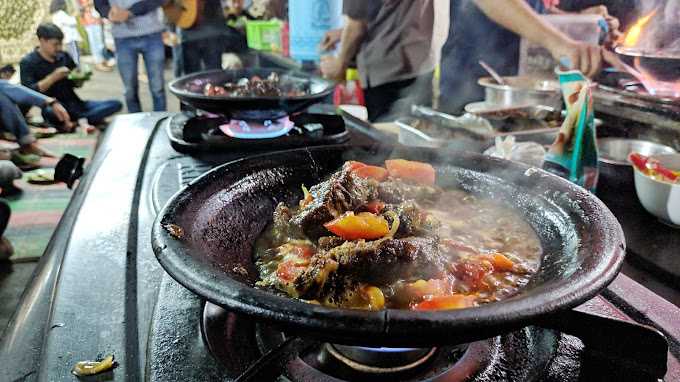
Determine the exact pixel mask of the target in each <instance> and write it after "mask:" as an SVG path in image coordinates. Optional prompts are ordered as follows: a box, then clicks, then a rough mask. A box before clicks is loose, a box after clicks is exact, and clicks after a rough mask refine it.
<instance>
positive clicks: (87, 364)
mask: <svg viewBox="0 0 680 382" xmlns="http://www.w3.org/2000/svg"><path fill="white" fill-rule="evenodd" d="M115 366H116V364H115V362H113V354H112V355H109V356H107V357H106V358H104V359H102V360H101V361H80V362H78V363H76V364H75V366H73V370H71V372H72V373H73V374H75V375H76V376H78V377H85V376H88V375H95V374H99V373H102V372H104V371H107V370H111V369H113V368H114V367H115Z"/></svg>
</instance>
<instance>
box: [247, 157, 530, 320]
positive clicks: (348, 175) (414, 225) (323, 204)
mask: <svg viewBox="0 0 680 382" xmlns="http://www.w3.org/2000/svg"><path fill="white" fill-rule="evenodd" d="M435 176H436V175H435V170H434V168H433V167H432V166H430V165H429V164H427V163H422V162H414V161H407V160H402V159H394V160H388V161H386V162H385V167H379V166H371V165H366V164H363V163H360V162H346V163H345V164H344V165H343V167H342V168H341V169H340V170H339V171H337V172H336V173H334V174H332V175H331V176H330V178H329V179H328V180H326V181H324V182H321V183H319V184H317V185H315V186H313V187H311V189H309V190H307V188H306V187H305V186H304V185H303V186H302V188H303V192H304V197H303V199H302V200H300V201H299V203H298V205H297V206H286V205H285V204H283V203H281V204H279V205H278V206H277V208H276V210H275V211H274V216H273V222H272V224H271V225H270V226H269V227H268V228H267V229H266V230H265V232H264V233H263V234H262V235H261V237H260V238H259V239H258V241H257V243H256V248H255V254H254V256H255V261H256V265H257V268H258V271H259V274H260V281H258V283H257V285H258V286H259V287H263V288H270V289H274V290H276V291H278V292H280V293H284V294H286V295H288V296H290V297H293V298H298V299H301V300H304V301H307V302H309V303H313V304H321V305H324V306H332V307H340V308H353V309H370V310H379V309H384V308H397V309H412V310H439V309H461V308H468V307H473V306H476V305H479V304H484V303H490V302H494V301H499V300H502V299H504V298H507V297H509V296H512V295H514V294H516V293H517V292H518V291H519V290H520V289H521V288H522V287H523V286H524V285H526V284H527V282H528V281H529V279H530V278H531V276H532V275H533V274H534V273H535V272H536V270H537V269H538V265H539V263H540V258H541V253H542V249H541V244H540V241H539V238H538V236H537V235H536V233H535V232H534V231H533V229H532V228H531V227H530V226H529V224H528V223H527V222H526V221H524V219H523V218H522V217H521V215H519V214H518V213H517V212H516V211H514V210H513V209H511V208H508V207H505V206H503V205H502V204H501V203H499V202H497V201H494V200H490V199H485V198H481V197H479V196H476V195H472V194H469V193H467V192H465V191H462V190H457V189H443V188H441V187H439V186H437V185H436V179H435Z"/></svg>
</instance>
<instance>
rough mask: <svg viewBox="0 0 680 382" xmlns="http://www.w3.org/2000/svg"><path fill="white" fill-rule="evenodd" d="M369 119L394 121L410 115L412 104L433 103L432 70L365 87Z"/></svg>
mask: <svg viewBox="0 0 680 382" xmlns="http://www.w3.org/2000/svg"><path fill="white" fill-rule="evenodd" d="M364 98H365V99H366V108H367V109H368V120H369V121H371V122H380V121H393V120H395V119H397V118H399V117H402V116H406V115H409V113H410V112H411V105H422V106H430V105H432V72H430V73H427V74H423V75H421V76H418V77H415V78H409V79H407V80H402V81H395V82H389V83H386V84H383V85H379V86H376V87H368V88H366V89H364Z"/></svg>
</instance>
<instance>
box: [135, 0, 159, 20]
mask: <svg viewBox="0 0 680 382" xmlns="http://www.w3.org/2000/svg"><path fill="white" fill-rule="evenodd" d="M167 1H168V0H142V1H138V2H136V3H134V4H132V6H131V7H130V8H128V11H130V13H132V14H133V15H135V16H141V15H145V14H147V13H149V12H152V11H155V10H156V9H157V8H158V7H160V6H161V5H164V4H165V3H166V2H167Z"/></svg>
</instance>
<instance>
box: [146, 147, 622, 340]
mask: <svg viewBox="0 0 680 382" xmlns="http://www.w3.org/2000/svg"><path fill="white" fill-rule="evenodd" d="M390 157H392V158H406V159H416V160H422V161H427V162H429V163H432V164H433V165H434V166H435V168H436V169H437V182H438V184H440V185H441V186H443V187H460V188H462V189H464V190H467V191H469V192H472V193H475V194H479V195H483V196H486V197H491V198H494V199H495V200H498V201H502V202H503V203H506V204H508V205H510V206H513V207H514V208H516V209H517V211H518V212H519V213H521V214H522V215H523V217H524V218H525V219H526V220H527V221H528V222H529V223H530V224H531V226H532V227H533V228H534V230H535V231H536V232H537V234H538V235H539V237H540V238H541V242H542V245H543V248H544V255H543V257H542V261H541V265H540V268H539V270H538V272H537V273H536V274H535V275H534V277H533V278H532V280H531V281H530V283H529V284H528V285H527V286H526V287H525V288H524V289H523V290H522V291H521V292H520V293H519V294H517V295H516V296H513V297H511V298H509V299H506V300H504V301H501V302H496V303H491V304H486V305H482V306H479V307H475V308H470V309H462V310H451V311H433V312H416V311H408V310H392V309H388V310H382V311H373V312H369V311H360V310H347V309H335V308H328V307H323V306H318V305H312V304H307V303H305V302H302V301H298V300H295V299H291V298H288V297H284V296H280V295H277V294H275V293H272V292H270V291H266V290H261V289H257V288H255V287H254V283H255V281H256V280H257V271H256V269H255V267H254V263H253V259H252V248H253V243H254V241H255V240H256V238H257V237H258V236H259V235H260V233H261V232H262V230H263V229H264V228H265V227H266V225H267V224H268V223H269V222H270V221H271V218H272V212H273V210H274V208H275V206H276V204H277V203H279V202H281V201H283V202H287V203H293V202H295V201H297V200H299V198H301V196H302V195H301V194H302V191H301V189H300V185H301V184H305V185H313V184H316V183H317V182H319V181H321V180H323V179H324V178H325V177H327V176H328V175H329V174H331V173H332V172H334V171H336V170H337V169H338V168H339V167H340V166H341V165H342V163H343V162H344V161H345V160H349V159H356V160H361V161H364V162H367V163H376V164H380V163H382V162H383V161H384V160H385V159H386V158H390ZM152 236H153V239H152V241H153V248H154V251H155V253H156V256H157V258H158V261H159V262H160V263H161V265H162V266H163V267H164V268H165V270H166V271H167V272H168V273H169V274H170V275H171V276H172V277H174V278H175V279H176V280H177V281H178V282H180V283H181V284H182V285H184V286H185V287H187V288H188V289H190V290H192V291H193V292H194V293H196V294H198V295H200V296H202V297H204V298H205V299H207V300H209V301H211V302H213V303H215V304H218V305H220V306H222V307H224V308H226V309H228V310H232V311H236V312H239V313H243V314H247V315H250V316H252V317H254V318H256V319H260V320H265V321H267V322H269V323H273V324H275V325H277V326H278V327H279V328H281V329H284V330H286V331H288V332H292V333H293V334H298V335H306V336H313V337H317V338H320V339H323V340H327V341H332V342H335V343H347V344H355V345H356V344H364V345H384V346H419V345H429V346H432V345H433V344H454V343H463V342H470V341H473V340H477V339H481V338H489V337H491V336H494V335H497V334H500V333H503V332H506V331H508V330H511V329H515V328H519V327H523V326H526V325H528V324H532V323H538V322H540V321H541V319H543V318H546V317H549V316H550V315H551V314H552V313H555V312H558V311H562V310H566V309H570V308H572V307H574V306H577V305H579V304H581V303H583V302H584V301H586V300H588V299H589V298H591V297H593V296H594V295H595V294H597V293H598V292H599V291H600V290H602V289H603V288H604V287H605V286H606V285H607V284H608V283H609V282H610V281H611V280H612V279H613V278H614V277H615V276H616V274H617V273H618V271H619V267H620V266H621V263H622V261H623V257H624V252H625V244H624V238H623V233H622V231H621V227H620V225H619V223H618V222H617V221H616V219H615V218H614V216H613V215H612V214H611V212H610V211H609V210H608V209H607V208H606V207H605V206H604V204H602V202H601V201H600V200H599V199H597V198H596V197H594V196H593V195H592V194H590V193H588V192H587V191H585V190H584V189H582V188H580V187H578V186H575V185H573V184H572V183H569V182H567V181H566V180H564V179H561V178H559V177H556V176H553V175H550V174H548V173H546V172H543V171H541V170H536V169H529V168H528V167H526V166H523V165H519V164H516V163H512V162H509V161H505V160H500V159H496V158H490V157H487V156H482V155H477V154H472V153H450V152H445V151H442V150H433V149H424V148H403V147H399V148H381V149H363V148H356V147H343V146H327V147H314V148H309V149H299V150H291V151H282V152H276V153H271V154H266V155H262V156H257V157H251V158H246V159H243V160H239V161H235V162H231V163H227V164H225V165H223V166H221V167H218V168H216V169H214V170H213V171H210V172H209V173H207V174H205V175H204V176H202V177H201V178H199V179H197V180H196V181H194V182H193V183H192V184H190V185H189V186H188V187H187V188H185V189H184V190H182V191H180V192H179V193H177V194H176V195H175V196H174V197H173V198H172V199H171V200H170V201H169V202H168V204H167V205H166V206H165V208H164V209H163V210H162V211H161V213H160V214H159V216H158V218H157V221H156V222H155V224H154V227H153V235H152Z"/></svg>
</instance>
